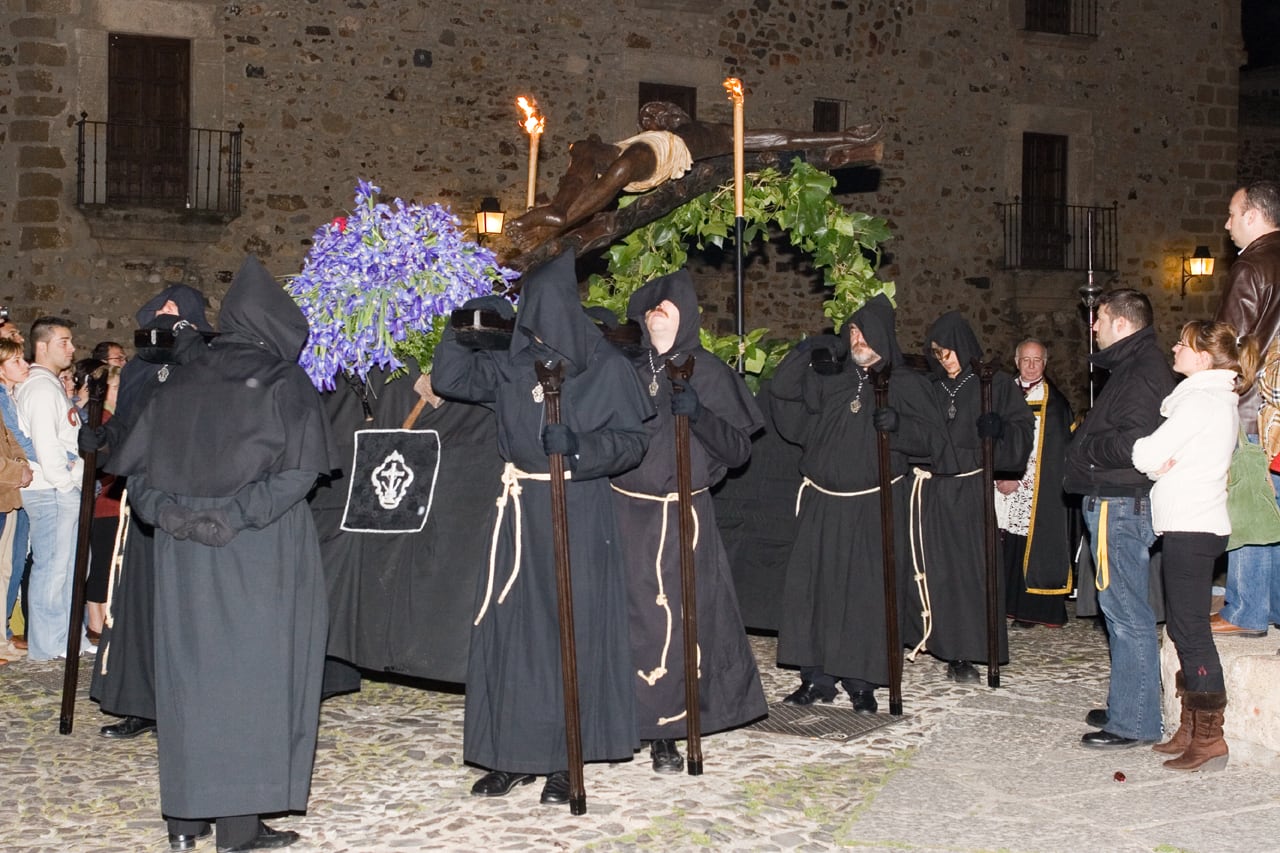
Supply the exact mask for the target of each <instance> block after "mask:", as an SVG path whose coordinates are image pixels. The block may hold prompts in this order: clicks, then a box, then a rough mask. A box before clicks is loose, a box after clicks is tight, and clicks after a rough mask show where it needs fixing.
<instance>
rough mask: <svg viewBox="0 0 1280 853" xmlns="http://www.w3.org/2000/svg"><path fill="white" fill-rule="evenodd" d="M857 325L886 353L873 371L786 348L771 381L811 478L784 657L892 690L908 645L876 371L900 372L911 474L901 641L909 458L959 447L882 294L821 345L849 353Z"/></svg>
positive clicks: (921, 459) (897, 453) (896, 438)
mask: <svg viewBox="0 0 1280 853" xmlns="http://www.w3.org/2000/svg"><path fill="white" fill-rule="evenodd" d="M850 324H853V325H856V326H857V327H858V328H859V330H861V332H862V334H863V336H864V337H865V338H866V339H867V342H868V344H869V345H870V346H871V347H872V349H874V350H875V352H876V353H877V354H878V355H880V357H881V358H880V361H879V362H877V364H876V365H873V366H872V369H871V370H870V371H868V370H865V369H863V368H860V367H858V366H857V365H856V364H854V363H853V360H852V359H849V360H848V362H847V363H845V364H844V366H843V369H842V370H841V371H840V372H839V373H835V374H823V373H819V372H818V371H817V370H814V369H813V367H812V366H811V363H810V361H811V351H810V350H805V349H800V350H798V351H793V352H792V353H790V354H788V355H787V357H786V358H785V359H784V360H783V362H782V364H780V365H779V367H778V371H777V373H776V374H775V375H774V379H773V393H774V396H775V398H776V399H777V404H776V407H775V411H776V414H777V422H778V429H779V431H780V432H781V433H782V435H783V436H784V437H785V438H787V439H789V440H791V441H795V442H796V443H798V444H800V445H801V447H802V448H803V455H802V457H801V460H800V469H801V472H802V473H803V474H804V476H805V477H806V478H808V480H809V481H810V483H809V484H806V486H805V487H804V488H803V490H802V492H801V494H800V495H799V497H798V504H799V506H798V516H799V530H798V531H797V534H796V542H795V547H794V548H793V549H792V552H791V556H790V559H789V561H788V563H787V574H786V584H785V588H784V593H783V611H782V622H781V625H780V627H779V629H778V661H779V663H783V664H790V665H796V666H802V667H810V666H816V667H820V668H822V669H823V670H824V671H825V672H826V673H827V674H830V675H833V676H835V677H837V678H854V679H859V680H861V681H866V682H870V683H872V684H881V685H883V684H888V682H889V655H890V654H901V652H900V650H899V649H889V648H888V646H887V642H886V622H885V609H884V550H883V545H882V542H883V538H882V528H881V514H880V494H879V485H880V468H879V460H878V451H877V433H876V429H875V426H874V424H873V422H872V415H873V412H874V411H875V408H876V405H875V396H874V376H873V375H872V373H873V372H875V371H877V370H883V369H886V368H888V369H889V370H890V371H891V372H890V374H889V406H890V407H891V408H893V409H894V410H896V411H897V412H898V415H899V426H898V429H897V431H896V432H894V433H892V434H891V436H890V468H891V473H892V475H893V477H895V478H896V477H901V479H899V480H898V481H897V483H895V484H894V486H893V499H894V538H895V540H896V541H895V542H894V547H895V552H894V554H895V566H896V568H897V576H896V578H895V580H896V583H897V589H898V592H899V611H898V622H899V629H900V636H901V638H903V639H904V640H908V641H910V640H912V639H914V638H915V637H918V635H919V633H920V628H919V610H920V608H919V607H918V606H911V603H912V602H913V598H914V596H912V595H911V593H912V591H913V586H910V578H911V572H910V563H909V560H908V559H907V544H906V543H907V541H908V524H907V500H908V496H909V494H910V489H911V478H910V476H909V470H910V465H911V464H912V463H913V462H914V463H916V464H923V463H930V462H933V461H934V460H938V461H939V462H941V463H942V464H950V449H949V446H948V440H947V434H946V431H945V429H944V427H943V425H942V421H941V418H940V416H939V414H938V411H937V409H936V407H934V406H933V405H932V400H931V398H930V393H929V387H928V382H927V381H926V380H925V378H924V377H922V376H921V375H919V374H918V373H915V372H913V371H911V370H909V369H908V368H907V367H906V366H905V365H904V364H903V359H902V353H901V350H900V349H899V347H898V343H897V337H896V334H895V333H894V312H893V307H892V305H891V304H890V303H889V301H888V299H887V298H886V297H884V296H877V297H876V298H875V299H873V300H871V301H870V302H869V303H868V304H867V305H865V306H863V307H862V308H861V309H859V310H858V311H856V312H854V314H853V315H852V316H851V317H850V318H849V321H848V322H846V324H845V325H844V326H843V327H842V328H841V330H840V337H838V338H834V339H832V338H823V339H820V340H819V342H818V343H819V345H821V344H823V343H827V344H829V345H832V346H833V347H835V348H836V349H840V347H839V345H838V343H837V342H838V341H841V340H843V341H847V340H848V327H849V325H850ZM832 493H840V494H832Z"/></svg>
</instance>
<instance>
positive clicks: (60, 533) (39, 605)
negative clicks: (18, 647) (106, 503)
mask: <svg viewBox="0 0 1280 853" xmlns="http://www.w3.org/2000/svg"><path fill="white" fill-rule="evenodd" d="M22 506H23V508H25V509H26V511H27V515H28V516H29V517H30V519H31V556H32V565H31V580H30V581H29V582H28V585H27V592H28V593H29V594H30V596H31V600H30V601H29V602H27V615H28V616H29V617H30V620H31V621H30V624H29V625H27V656H28V657H29V658H30V659H31V660H49V659H51V658H56V657H58V656H59V655H65V654H66V653H67V625H68V623H69V622H70V620H71V587H72V584H71V579H72V575H73V574H74V567H75V558H76V530H77V528H78V527H79V523H80V490H79V489H72V490H70V491H66V492H60V491H58V490H57V489H23V491H22Z"/></svg>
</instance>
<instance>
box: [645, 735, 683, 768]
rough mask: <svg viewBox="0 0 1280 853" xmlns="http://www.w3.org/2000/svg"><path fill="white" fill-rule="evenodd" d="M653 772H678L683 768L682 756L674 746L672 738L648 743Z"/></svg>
mask: <svg viewBox="0 0 1280 853" xmlns="http://www.w3.org/2000/svg"><path fill="white" fill-rule="evenodd" d="M649 755H650V757H652V758H653V772H654V773H679V772H680V771H681V770H684V756H682V755H681V754H680V750H679V749H677V748H676V742H675V741H674V740H655V741H654V742H653V743H652V744H650V745H649Z"/></svg>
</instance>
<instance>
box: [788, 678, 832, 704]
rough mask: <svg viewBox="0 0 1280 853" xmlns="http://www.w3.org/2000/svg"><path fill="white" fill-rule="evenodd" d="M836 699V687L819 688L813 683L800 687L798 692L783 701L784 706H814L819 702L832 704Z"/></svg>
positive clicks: (806, 683) (809, 682)
mask: <svg viewBox="0 0 1280 853" xmlns="http://www.w3.org/2000/svg"><path fill="white" fill-rule="evenodd" d="M834 698H836V689H835V688H834V687H819V686H818V685H816V684H814V683H813V682H812V681H806V682H804V683H803V684H801V685H800V687H799V688H798V689H797V690H796V692H794V693H792V694H791V695H789V696H788V697H787V698H785V699H783V700H782V704H783V705H812V704H813V703H814V702H817V701H819V700H821V701H823V702H826V703H828V704H830V702H831V700H832V699H834Z"/></svg>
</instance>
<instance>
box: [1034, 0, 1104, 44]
mask: <svg viewBox="0 0 1280 853" xmlns="http://www.w3.org/2000/svg"><path fill="white" fill-rule="evenodd" d="M1026 28H1027V29H1028V30H1031V31H1033V32H1039V33H1060V34H1062V35H1071V36H1096V35H1097V34H1098V0H1027V17H1026Z"/></svg>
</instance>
